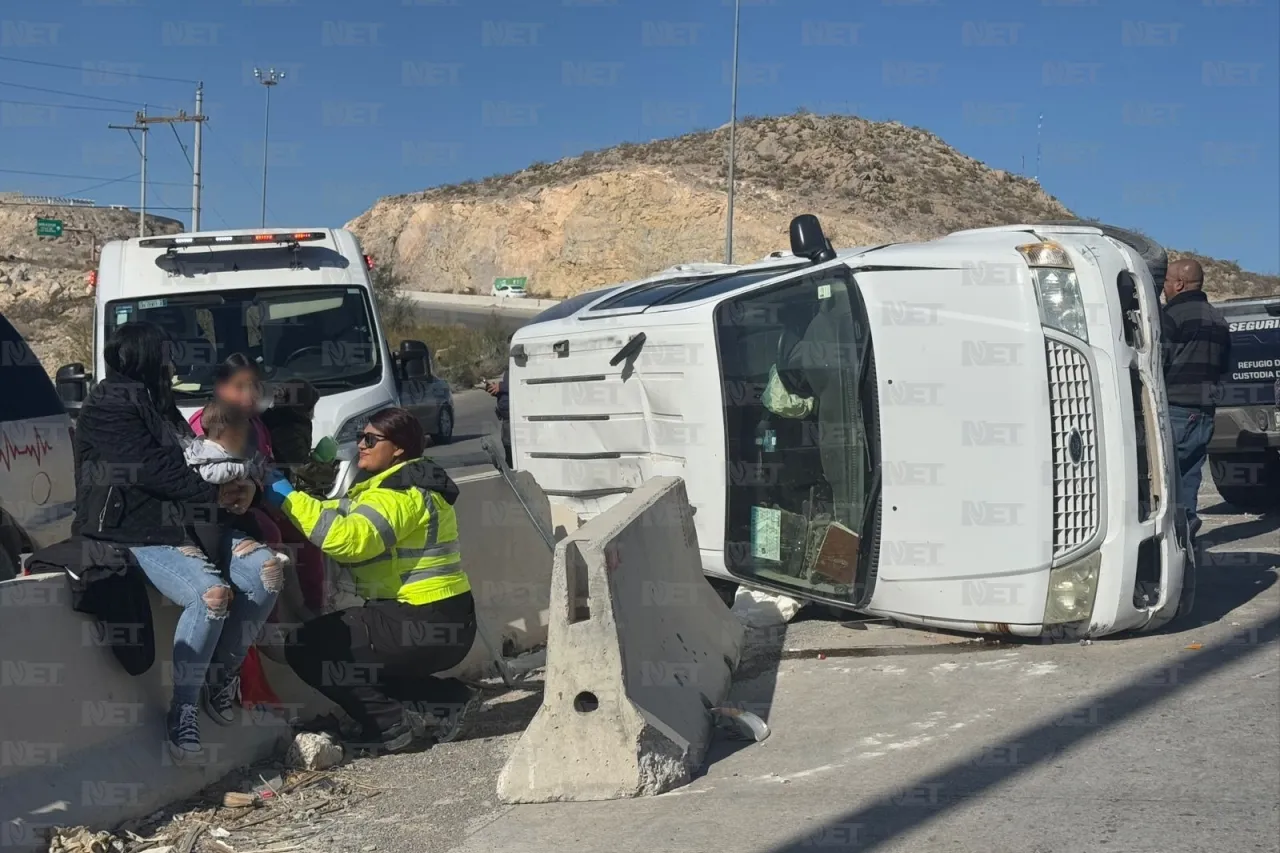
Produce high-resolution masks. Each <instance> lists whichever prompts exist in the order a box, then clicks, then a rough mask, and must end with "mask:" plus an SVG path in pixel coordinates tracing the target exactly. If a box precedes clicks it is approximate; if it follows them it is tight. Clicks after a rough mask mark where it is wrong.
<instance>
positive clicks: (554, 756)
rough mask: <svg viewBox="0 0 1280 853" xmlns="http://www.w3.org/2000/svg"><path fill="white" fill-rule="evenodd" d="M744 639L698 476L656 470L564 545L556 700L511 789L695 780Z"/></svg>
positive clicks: (660, 785) (551, 664)
mask: <svg viewBox="0 0 1280 853" xmlns="http://www.w3.org/2000/svg"><path fill="white" fill-rule="evenodd" d="M742 642H743V627H742V625H741V623H740V622H739V621H738V620H737V619H736V618H734V616H733V615H732V614H731V613H730V612H729V609H728V608H727V607H726V606H725V604H724V602H723V601H721V600H720V598H719V596H717V595H716V593H715V591H714V590H713V589H712V588H711V586H710V584H708V583H707V581H706V578H705V577H704V576H703V574H702V561H701V559H700V556H699V551H698V540H697V534H696V532H695V530H694V525H693V513H692V510H691V508H690V506H689V498H688V495H687V493H686V491H685V486H684V481H683V480H681V479H679V478H676V477H658V478H654V479H651V480H649V481H648V482H646V483H645V484H644V485H643V486H641V487H640V488H639V489H637V490H636V491H635V492H633V493H632V494H631V495H629V496H628V497H627V498H626V499H625V500H623V501H622V502H621V503H619V504H618V505H616V506H614V507H613V508H611V509H609V510H607V511H605V512H603V513H601V514H600V515H598V516H596V517H594V518H592V519H590V520H589V521H587V522H586V523H585V524H583V525H582V527H580V528H579V529H578V530H577V531H575V532H573V533H570V534H569V535H568V536H567V537H566V538H565V539H563V540H562V541H561V542H560V543H559V544H558V545H557V548H556V555H555V565H554V569H553V574H552V584H551V626H550V632H549V638H548V647H547V675H546V687H545V690H544V693H543V701H542V706H541V707H540V708H539V709H538V713H537V715H536V716H535V717H534V719H533V722H532V723H531V724H530V726H529V728H528V729H527V730H526V731H525V733H524V735H523V736H522V737H521V739H520V741H519V743H518V744H517V745H516V748H515V750H514V751H513V753H512V755H511V757H510V759H509V760H508V761H507V764H506V766H505V767H504V768H503V770H502V773H501V775H500V776H499V779H498V796H499V798H500V799H501V800H502V801H504V802H508V803H535V802H552V801H558V800H606V799H616V798H619V797H636V796H645V795H652V794H660V793H662V792H664V791H669V790H671V789H672V788H675V787H678V786H680V785H683V784H686V783H687V782H688V781H689V780H690V778H691V776H692V773H693V772H694V771H695V770H696V769H697V767H698V766H699V765H700V764H701V762H702V759H703V757H704V755H705V753H706V748H707V744H708V742H709V740H710V736H711V718H710V716H709V714H708V713H707V708H708V707H709V706H710V705H716V704H719V703H720V702H721V701H722V700H723V699H724V697H725V696H726V695H727V694H728V692H729V687H730V684H731V681H732V676H733V670H734V669H735V668H736V667H737V664H738V659H739V655H740V653H741V648H742Z"/></svg>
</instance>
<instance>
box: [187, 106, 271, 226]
mask: <svg viewBox="0 0 1280 853" xmlns="http://www.w3.org/2000/svg"><path fill="white" fill-rule="evenodd" d="M206 124H207V122H206ZM209 127H213V125H212V124H209ZM208 129H209V128H208V127H206V128H205V130H206V131H207V130H208ZM206 141H208V140H207V139H206ZM219 150H220V151H221V150H223V149H221V148H219ZM225 153H227V154H228V156H227V159H228V160H230V161H231V162H232V163H236V164H237V165H238V166H239V165H240V164H239V162H238V161H237V160H236V158H235V157H234V156H231V155H230V152H225ZM231 172H232V173H233V174H234V175H235V176H236V177H237V178H239V179H240V180H242V181H244V184H245V186H247V187H249V188H250V189H252V190H253V191H254V192H255V193H256V192H258V188H257V187H255V186H253V184H252V183H250V182H249V179H248V178H246V177H245V176H244V173H243V172H241V171H240V170H239V169H232V170H231ZM267 213H269V214H271V218H272V219H275V220H276V221H279V217H278V216H276V212H275V211H274V210H272V209H271V205H267ZM219 218H221V217H219ZM223 221H224V222H225V221H226V220H223Z"/></svg>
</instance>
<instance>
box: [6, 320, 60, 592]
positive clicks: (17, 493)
mask: <svg viewBox="0 0 1280 853" xmlns="http://www.w3.org/2000/svg"><path fill="white" fill-rule="evenodd" d="M0 388H3V389H4V393H3V394H0V581H6V580H9V579H11V578H13V577H16V576H17V575H19V574H21V573H22V566H21V556H22V555H23V554H26V553H31V552H33V551H35V550H38V549H40V548H44V547H46V546H48V545H52V544H54V543H56V542H61V541H62V540H64V539H66V538H67V537H69V536H70V535H71V521H72V519H73V518H74V517H75V498H76V483H75V459H74V452H73V449H72V432H71V419H70V418H69V417H68V416H67V411H66V409H65V408H64V407H63V405H62V401H61V400H60V399H59V398H58V392H57V391H56V390H55V389H54V387H53V383H52V382H51V381H49V377H48V376H47V375H46V374H45V372H44V368H42V367H41V366H40V360H39V359H38V358H36V356H35V353H33V352H32V351H31V348H30V347H29V346H27V342H26V341H24V340H23V339H22V335H20V334H19V333H18V330H17V329H15V328H14V327H13V326H12V325H11V324H10V323H9V321H8V320H6V319H5V318H4V315H2V314H0Z"/></svg>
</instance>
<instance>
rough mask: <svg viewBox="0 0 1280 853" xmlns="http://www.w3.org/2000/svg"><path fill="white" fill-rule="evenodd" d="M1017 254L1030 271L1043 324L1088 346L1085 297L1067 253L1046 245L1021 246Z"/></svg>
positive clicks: (1047, 243)
mask: <svg viewBox="0 0 1280 853" xmlns="http://www.w3.org/2000/svg"><path fill="white" fill-rule="evenodd" d="M1018 253H1019V254H1021V255H1022V258H1023V260H1025V261H1026V262H1027V266H1028V267H1030V268H1031V278H1032V280H1033V281H1035V284H1036V302H1037V303H1039V305H1040V322H1041V323H1042V324H1044V325H1046V326H1048V327H1049V328H1051V329H1057V330H1058V331H1060V332H1066V333H1067V334H1068V335H1074V336H1075V337H1077V338H1079V339H1080V340H1082V341H1084V342H1086V343H1088V341H1089V323H1088V320H1087V317H1086V314H1085V308H1084V297H1082V296H1081V295H1080V282H1079V280H1078V279H1077V278H1076V271H1075V268H1074V267H1073V266H1072V265H1071V258H1070V257H1068V255H1067V252H1066V250H1065V249H1063V248H1062V247H1061V246H1059V245H1058V244H1057V243H1052V242H1044V243H1028V244H1027V245H1025V246H1019V247H1018Z"/></svg>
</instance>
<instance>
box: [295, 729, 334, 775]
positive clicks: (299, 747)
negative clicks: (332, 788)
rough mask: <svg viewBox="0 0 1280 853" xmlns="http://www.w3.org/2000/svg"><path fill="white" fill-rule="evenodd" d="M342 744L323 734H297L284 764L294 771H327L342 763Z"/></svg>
mask: <svg viewBox="0 0 1280 853" xmlns="http://www.w3.org/2000/svg"><path fill="white" fill-rule="evenodd" d="M342 755H343V751H342V744H340V743H338V742H337V741H336V740H334V738H333V736H332V735H330V734H327V733H324V732H319V733H316V732H299V733H298V734H297V735H294V738H293V743H291V744H290V745H289V751H288V753H287V754H286V755H285V759H284V763H285V765H286V766H288V767H290V768H292V769H294V770H328V769H329V768H330V767H336V766H337V765H339V764H341V763H342Z"/></svg>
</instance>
